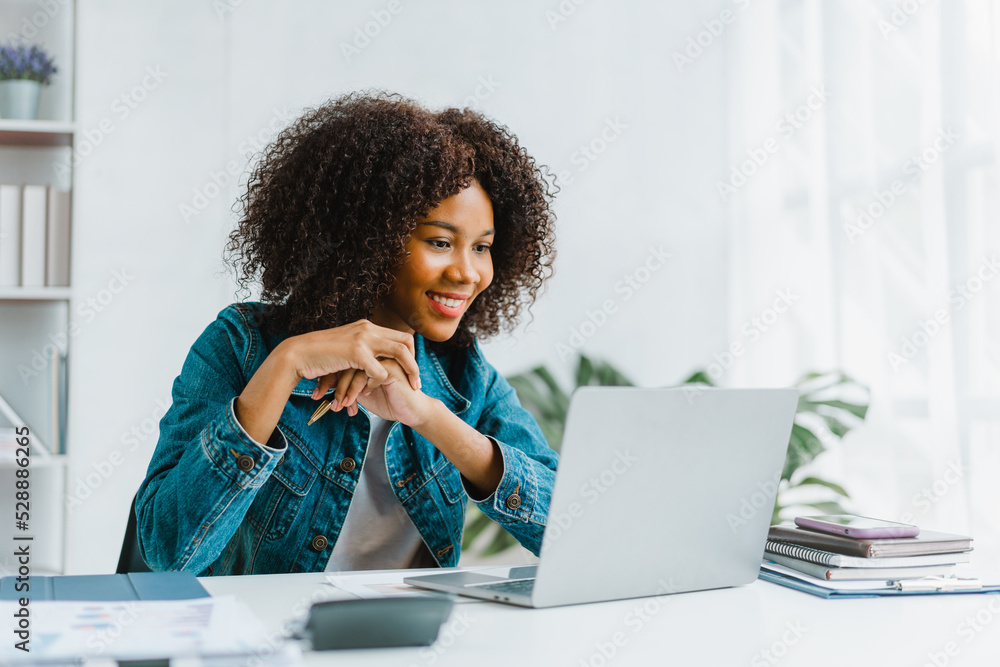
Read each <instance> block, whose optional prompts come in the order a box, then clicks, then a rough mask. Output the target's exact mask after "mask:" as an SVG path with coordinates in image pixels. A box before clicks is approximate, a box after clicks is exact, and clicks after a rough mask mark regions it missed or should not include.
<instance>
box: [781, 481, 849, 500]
mask: <svg viewBox="0 0 1000 667" xmlns="http://www.w3.org/2000/svg"><path fill="white" fill-rule="evenodd" d="M802 486H825V487H826V488H828V489H831V490H833V491H836V492H837V493H839V494H840V495H842V496H844V497H845V498H850V497H851V495H850V494H849V493H847V491H846V490H845V489H844V487H842V486H841V485H839V484H834V483H833V482H828V481H827V480H825V479H820V478H819V477H804V478H803V479H801V480H800V481H799V482H798V483H796V484H793V485H791V486H790V487H789V488H795V489H797V488H799V487H802Z"/></svg>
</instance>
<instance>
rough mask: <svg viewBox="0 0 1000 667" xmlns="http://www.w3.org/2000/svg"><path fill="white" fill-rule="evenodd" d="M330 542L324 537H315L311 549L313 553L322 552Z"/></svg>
mask: <svg viewBox="0 0 1000 667" xmlns="http://www.w3.org/2000/svg"><path fill="white" fill-rule="evenodd" d="M329 544H330V542H329V540H327V539H326V535H317V536H316V537H314V538H313V541H312V548H313V551H322V550H323V549H326V548H327V546H329Z"/></svg>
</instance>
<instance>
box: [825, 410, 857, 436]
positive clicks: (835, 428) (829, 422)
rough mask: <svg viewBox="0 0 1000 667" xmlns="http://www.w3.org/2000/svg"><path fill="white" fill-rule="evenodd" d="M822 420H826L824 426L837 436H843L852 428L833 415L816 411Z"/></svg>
mask: <svg viewBox="0 0 1000 667" xmlns="http://www.w3.org/2000/svg"><path fill="white" fill-rule="evenodd" d="M818 414H819V416H820V417H822V418H823V421H824V422H826V427H827V428H828V429H830V433H833V434H834V435H835V436H837V437H838V438H843V437H844V436H845V435H847V433H848V432H849V431H850V430H851V429H852V428H854V427H853V426H851V425H849V424H845V423H844V422H843V421H841V420H839V419H837V418H836V417H834V416H833V415H827V414H822V413H818Z"/></svg>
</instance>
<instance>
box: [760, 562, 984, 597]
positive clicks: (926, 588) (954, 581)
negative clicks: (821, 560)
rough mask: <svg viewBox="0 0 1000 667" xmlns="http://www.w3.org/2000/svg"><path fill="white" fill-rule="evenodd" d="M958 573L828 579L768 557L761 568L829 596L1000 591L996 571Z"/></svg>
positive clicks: (962, 569)
mask: <svg viewBox="0 0 1000 667" xmlns="http://www.w3.org/2000/svg"><path fill="white" fill-rule="evenodd" d="M956 574H957V575H958V576H957V577H953V578H931V577H928V578H926V579H912V580H906V581H872V580H864V581H857V580H843V581H826V580H823V579H819V578H816V577H810V576H809V575H806V574H803V573H802V572H799V571H797V570H793V569H792V568H789V567H785V566H783V565H780V564H778V563H774V562H771V561H768V560H765V561H764V562H763V563H762V564H761V568H760V578H761V579H763V580H764V581H769V582H771V583H773V584H779V585H781V586H787V587H788V588H794V589H795V590H797V591H802V592H803V593H809V594H811V595H816V596H819V597H822V598H828V599H830V598H859V597H887V596H891V595H935V594H942V593H956V594H958V593H966V594H968V593H1000V580H998V579H996V575H995V574H993V573H985V576H984V575H983V574H980V576H976V575H977V572H976V571H975V570H972V569H971V568H970V567H969V566H968V565H966V566H962V565H959V566H958V569H957V572H956ZM899 584H902V585H899Z"/></svg>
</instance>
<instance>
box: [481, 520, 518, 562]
mask: <svg viewBox="0 0 1000 667" xmlns="http://www.w3.org/2000/svg"><path fill="white" fill-rule="evenodd" d="M497 527H498V530H497V532H496V535H494V536H493V539H492V540H490V543H489V544H488V545H486V548H485V549H483V557H484V558H488V557H490V556H495V555H496V554H498V553H501V552H504V551H507V549H510V548H511V547H513V546H515V545H516V544H517V540H515V539H514V538H513V536H512V535H511V534H510V533H508V532H507V531H506V530H503V529H502V528H499V524H498V525H497Z"/></svg>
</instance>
